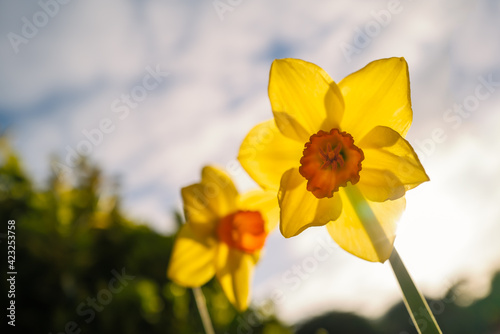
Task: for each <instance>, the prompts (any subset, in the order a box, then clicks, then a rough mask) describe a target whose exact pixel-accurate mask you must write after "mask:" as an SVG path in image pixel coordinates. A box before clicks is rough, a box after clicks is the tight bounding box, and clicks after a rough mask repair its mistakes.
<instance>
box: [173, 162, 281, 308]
mask: <svg viewBox="0 0 500 334" xmlns="http://www.w3.org/2000/svg"><path fill="white" fill-rule="evenodd" d="M181 194H182V200H183V202H184V212H185V215H186V223H185V224H184V225H183V226H182V228H181V230H180V231H179V234H178V235H177V238H176V240H175V244H174V249H173V251H172V256H171V258H170V264H169V267H168V272H167V276H168V277H169V278H170V279H171V280H172V281H174V282H175V283H177V284H179V285H182V286H185V287H193V288H194V287H200V286H202V285H203V284H205V283H206V282H208V281H209V280H210V279H211V278H212V277H214V275H215V276H216V277H217V279H218V281H219V282H220V284H221V286H222V289H223V290H224V293H225V294H226V296H227V297H228V299H229V301H230V302H231V303H232V304H233V305H234V306H235V307H236V309H238V310H239V311H243V310H245V309H246V308H247V307H248V302H249V296H250V284H251V280H252V275H253V270H254V266H255V264H256V263H257V261H258V258H259V254H260V251H261V249H262V248H263V246H264V243H265V241H266V237H267V235H268V233H269V232H270V231H271V230H272V229H273V228H274V227H275V226H276V225H277V223H278V214H279V207H278V203H277V200H276V193H275V192H269V191H267V192H266V191H262V190H256V191H252V192H248V193H245V194H243V195H239V194H238V192H237V190H236V188H235V186H234V184H233V182H232V181H231V179H230V178H229V176H227V175H226V174H225V173H223V172H222V171H220V170H218V169H216V168H214V167H205V168H203V170H202V174H201V182H200V183H197V184H193V185H191V186H188V187H185V188H183V189H182V191H181Z"/></svg>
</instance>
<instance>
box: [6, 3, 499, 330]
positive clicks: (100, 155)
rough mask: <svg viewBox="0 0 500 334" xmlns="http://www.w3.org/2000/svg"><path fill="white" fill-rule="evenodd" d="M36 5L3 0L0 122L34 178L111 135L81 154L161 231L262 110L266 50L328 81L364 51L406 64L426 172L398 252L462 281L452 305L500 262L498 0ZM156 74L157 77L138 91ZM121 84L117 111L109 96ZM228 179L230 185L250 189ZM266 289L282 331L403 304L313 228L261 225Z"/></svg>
mask: <svg viewBox="0 0 500 334" xmlns="http://www.w3.org/2000/svg"><path fill="white" fill-rule="evenodd" d="M42 2H43V1H42ZM46 2H47V3H53V2H51V1H49V0H46ZM214 3H223V4H226V7H225V11H221V9H220V10H219V11H218V10H217V9H216V8H215V7H214ZM229 3H232V5H230V4H229ZM47 8H48V9H46V10H48V11H51V13H50V14H51V15H45V16H44V15H43V14H39V12H40V11H42V7H41V6H40V4H38V1H24V2H12V1H0V32H1V35H2V36H3V37H2V38H1V39H0V131H1V132H2V133H4V132H5V133H6V134H7V135H8V136H9V138H10V139H11V142H12V145H13V146H14V147H15V148H16V149H18V150H19V152H20V153H21V155H22V158H23V161H24V163H25V166H26V168H27V169H28V171H30V172H31V173H32V174H33V175H35V177H36V180H37V181H38V182H39V184H43V182H44V180H46V179H47V177H48V176H49V174H50V173H51V166H50V164H49V161H50V160H49V157H50V156H51V155H52V154H55V155H57V156H58V157H59V158H58V162H59V163H61V164H63V165H66V166H67V165H68V162H67V160H66V159H67V156H68V154H70V153H68V152H71V151H72V150H76V149H78V147H80V148H82V147H83V146H82V145H83V144H81V142H82V141H84V140H87V138H86V136H85V133H87V134H88V133H92V129H95V128H98V127H102V128H104V129H106V130H107V133H104V134H103V136H102V138H94V141H95V143H96V144H95V145H94V144H93V145H91V146H90V148H89V149H90V151H91V154H90V158H91V160H93V161H95V162H97V163H98V164H99V165H100V166H101V167H102V168H103V169H104V171H105V173H106V175H108V176H110V177H118V178H119V180H120V184H121V192H122V194H123V196H124V199H125V200H124V207H125V209H126V211H127V212H128V213H130V214H131V215H132V216H133V217H135V218H136V219H137V220H138V221H141V222H144V223H148V224H150V225H151V226H153V227H154V228H155V229H156V230H157V231H160V232H162V233H170V232H172V231H173V230H174V223H173V218H172V215H171V211H172V209H181V207H182V204H181V200H180V192H179V189H180V187H182V186H186V185H188V184H191V183H194V182H197V181H198V180H199V178H200V169H201V167H202V166H204V165H206V164H215V165H218V166H220V167H221V168H226V167H227V166H229V165H232V164H233V163H234V161H235V157H236V155H237V151H238V148H239V144H240V143H241V140H242V139H243V137H244V135H245V134H246V133H247V132H248V130H250V129H251V128H252V127H253V126H254V125H255V124H256V123H257V122H259V121H263V120H267V119H269V118H271V117H272V114H271V110H270V105H269V101H268V98H267V84H268V75H269V68H270V65H271V62H272V61H273V59H276V58H285V57H293V58H300V59H304V60H307V61H310V62H313V63H316V64H318V65H320V66H321V67H323V68H324V69H325V70H326V71H327V72H328V73H329V74H330V76H331V77H332V78H333V79H334V80H335V81H337V82H338V81H340V80H341V79H342V78H343V77H345V76H346V75H348V74H349V73H351V72H354V71H356V70H358V69H360V68H362V67H363V66H364V65H366V64H367V63H369V62H370V61H372V60H375V59H379V58H385V57H392V56H403V57H405V58H406V60H407V62H408V64H409V69H410V79H411V89H412V102H413V111H414V120H413V125H412V128H411V129H410V132H409V134H408V139H409V141H410V142H411V143H412V144H413V146H414V148H415V149H416V151H417V152H418V154H419V156H420V158H421V160H422V162H423V164H424V167H425V168H426V170H427V173H428V174H429V176H430V178H431V182H428V183H426V184H423V185H422V186H419V187H418V188H416V189H415V190H412V191H411V192H410V193H409V194H408V196H407V210H406V212H405V214H404V216H403V218H402V219H401V221H400V225H399V230H398V237H397V239H396V247H397V248H398V250H399V252H400V255H401V256H402V258H403V260H404V261H405V262H406V264H407V267H408V269H409V270H410V272H411V273H412V275H413V277H414V279H415V280H416V282H417V284H418V285H419V286H420V287H421V288H422V290H423V292H424V293H426V294H428V295H430V296H433V297H439V296H442V295H443V293H444V292H445V291H446V289H448V288H449V287H450V286H451V285H452V284H454V283H456V282H458V281H459V280H462V279H465V280H467V281H468V282H469V283H468V284H467V285H466V288H464V289H463V290H461V291H462V296H459V297H462V298H463V299H464V300H470V298H477V297H480V296H482V295H484V294H485V293H487V292H488V282H489V279H490V277H491V274H492V273H493V272H494V271H495V270H497V269H499V268H500V243H499V242H498V237H499V235H500V206H499V205H498V203H500V131H498V127H499V125H500V112H499V110H500V20H498V18H499V17H500V3H499V2H498V1H493V0H491V1H486V0H484V1H475V2H472V1H465V0H461V1H457V0H447V1H440V2H439V3H437V2H433V1H424V0H420V1H411V0H401V1H372V0H370V1H347V0H346V1H335V2H333V1H309V2H307V3H306V2H302V1H284V0H281V1H272V2H270V1H264V0H243V1H232V2H228V1H225V0H222V1H219V2H214V1H194V0H193V1H113V0H110V1H106V2H102V1H96V0H93V1H79V0H73V1H70V2H69V3H67V4H59V5H57V6H54V5H52V7H47ZM221 8H222V7H221ZM27 22H28V23H27ZM35 24H37V25H35ZM154 71H156V72H157V73H158V74H157V79H158V80H157V81H155V80H154V79H153V80H149V81H147V83H146V84H144V78H145V76H146V75H148V74H149V73H150V72H154ZM138 86H145V87H148V89H144V88H142V90H141V89H138V88H136V87H138ZM144 92H145V94H144ZM131 94H132V99H134V96H135V99H134V100H132V101H129V104H127V102H126V101H125V100H120V99H122V98H123V96H124V95H131ZM141 94H142V95H141ZM70 170H71V168H70ZM236 174H237V175H236V179H235V182H236V183H237V185H238V186H239V189H240V190H242V191H243V190H247V189H250V188H252V187H255V184H254V183H253V182H252V181H251V180H250V179H249V178H248V177H246V176H245V175H244V174H243V173H236ZM322 245H327V246H322ZM318 247H324V248H322V250H321V251H318ZM319 254H320V255H319ZM297 268H298V269H297ZM297 270H300V274H299V272H298V271H297ZM273 294H275V295H279V296H280V298H279V299H276V301H277V303H276V311H277V313H278V315H279V316H280V318H281V319H283V320H285V321H287V322H290V323H293V322H296V321H299V320H301V319H303V318H304V317H307V316H310V315H315V314H320V313H321V312H324V311H327V310H330V309H338V310H345V311H356V312H358V313H360V314H362V315H366V316H370V317H375V316H378V315H381V314H382V313H383V312H384V311H386V310H387V308H388V307H390V306H391V305H392V303H395V302H397V301H398V300H400V298H401V297H400V292H399V290H398V286H397V283H396V281H395V279H394V277H393V275H392V272H391V269H390V267H389V266H388V265H387V264H372V263H368V262H365V261H363V260H360V259H357V258H355V257H354V256H351V255H349V254H347V253H345V252H344V251H342V250H341V249H339V248H338V247H336V246H335V245H334V244H333V241H331V240H330V239H329V237H328V235H327V233H326V230H324V228H315V229H309V230H308V231H306V232H305V233H303V234H301V235H300V236H298V237H295V238H292V239H287V240H285V239H284V238H283V237H282V236H281V235H280V234H279V232H278V233H274V234H272V235H271V237H270V239H269V240H268V243H267V249H266V254H265V256H264V257H263V259H262V261H261V263H260V265H259V267H258V269H257V272H256V276H255V281H254V295H253V300H254V303H255V304H260V303H261V302H262V301H263V300H265V299H266V298H269V296H271V295H273Z"/></svg>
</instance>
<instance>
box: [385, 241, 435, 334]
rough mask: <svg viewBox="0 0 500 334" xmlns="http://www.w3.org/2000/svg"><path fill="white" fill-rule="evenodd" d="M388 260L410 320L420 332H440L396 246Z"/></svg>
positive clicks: (429, 333) (432, 333)
mask: <svg viewBox="0 0 500 334" xmlns="http://www.w3.org/2000/svg"><path fill="white" fill-rule="evenodd" d="M389 262H390V264H391V267H392V270H393V271H394V275H396V278H397V280H398V283H399V286H400V287H401V291H402V292H403V300H404V302H405V306H406V309H407V310H408V313H410V316H411V320H413V323H414V324H415V327H416V328H417V330H418V332H419V333H422V334H434V333H442V332H441V329H440V328H439V325H438V324H437V322H436V319H435V318H434V315H433V314H432V312H431V310H430V309H429V305H427V302H426V300H425V298H424V297H423V296H422V294H421V293H420V291H418V289H417V287H416V286H415V283H413V280H412V279H411V276H410V274H409V273H408V271H407V270H406V267H405V265H404V263H403V261H402V260H401V258H400V257H399V254H398V252H397V251H396V248H394V250H393V251H392V254H391V257H390V258H389Z"/></svg>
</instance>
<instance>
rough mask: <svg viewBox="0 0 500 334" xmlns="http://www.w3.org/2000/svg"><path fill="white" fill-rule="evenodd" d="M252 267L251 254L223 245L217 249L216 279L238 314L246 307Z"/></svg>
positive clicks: (253, 261) (252, 257)
mask: <svg viewBox="0 0 500 334" xmlns="http://www.w3.org/2000/svg"><path fill="white" fill-rule="evenodd" d="M254 266H255V258H254V256H253V255H252V254H247V253H244V252H241V251H239V250H234V249H231V248H229V247H228V246H227V245H226V244H224V243H220V244H219V246H218V247H217V259H216V276H217V279H218V280H219V282H220V284H221V286H222V290H223V291H224V293H225V294H226V296H227V298H228V299H229V301H230V302H231V304H233V305H234V307H235V308H236V309H237V310H238V311H240V312H242V311H244V310H246V309H247V307H248V303H249V299H250V285H251V282H252V278H253V271H254Z"/></svg>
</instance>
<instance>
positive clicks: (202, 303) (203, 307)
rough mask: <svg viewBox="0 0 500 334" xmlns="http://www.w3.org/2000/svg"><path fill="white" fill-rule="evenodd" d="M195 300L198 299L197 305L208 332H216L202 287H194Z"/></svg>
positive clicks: (207, 333)
mask: <svg viewBox="0 0 500 334" xmlns="http://www.w3.org/2000/svg"><path fill="white" fill-rule="evenodd" d="M193 294H194V300H195V301H196V306H197V307H198V312H200V317H201V322H202V323H203V328H204V329H205V333H206V334H214V333H215V332H214V327H213V326H212V321H211V320H210V314H208V309H207V301H206V300H205V296H204V295H203V291H201V288H200V287H197V288H193Z"/></svg>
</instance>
